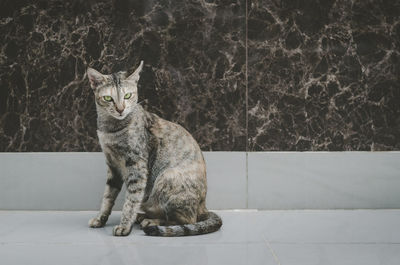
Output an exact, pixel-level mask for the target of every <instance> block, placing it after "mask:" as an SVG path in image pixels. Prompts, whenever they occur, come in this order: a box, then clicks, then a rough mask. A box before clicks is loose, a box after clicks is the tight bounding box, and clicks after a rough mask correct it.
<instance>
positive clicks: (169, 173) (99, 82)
mask: <svg viewBox="0 0 400 265" xmlns="http://www.w3.org/2000/svg"><path fill="white" fill-rule="evenodd" d="M142 68H143V61H141V62H140V65H139V67H138V68H137V69H136V70H135V71H134V72H133V73H132V74H131V75H129V76H128V75H127V74H126V72H118V73H114V74H111V75H103V74H101V73H100V72H98V71H96V70H94V69H92V68H88V69H87V76H88V79H89V83H90V86H91V88H92V89H93V92H94V95H95V102H96V109H97V127H98V128H97V129H98V130H97V135H98V138H99V142H100V145H101V148H102V150H103V152H104V155H105V158H106V163H107V167H108V171H107V182H106V187H105V191H104V195H103V200H102V204H101V208H100V212H99V214H98V215H97V216H96V217H95V218H92V219H91V220H89V226H90V227H93V228H97V227H103V226H104V225H105V224H106V222H107V220H108V217H109V215H110V214H111V210H112V207H113V206H114V202H115V199H116V198H117V196H118V194H119V192H120V190H121V187H122V185H123V184H124V183H125V185H126V196H125V202H124V205H123V209H122V215H121V221H120V224H119V225H117V226H115V227H114V229H113V235H114V236H127V235H129V234H130V232H131V229H132V225H133V224H134V222H135V221H136V222H138V223H140V226H141V228H142V229H143V231H144V232H145V234H147V235H151V236H187V235H199V234H206V233H211V232H215V231H217V230H218V229H219V228H220V227H221V226H222V220H221V218H220V217H219V216H218V215H217V214H215V213H213V212H210V211H208V210H207V208H206V193H207V180H206V166H205V162H204V158H203V154H202V152H201V150H200V147H199V145H198V144H197V142H196V141H195V140H194V138H193V137H192V136H191V135H190V133H189V132H187V131H186V130H185V129H184V128H183V127H181V126H180V125H178V124H176V123H172V122H169V121H166V120H164V119H162V118H160V117H158V116H157V115H155V114H153V113H150V112H147V111H145V110H144V109H143V107H142V106H141V105H140V104H138V88H137V85H138V81H139V78H140V73H141V71H142Z"/></svg>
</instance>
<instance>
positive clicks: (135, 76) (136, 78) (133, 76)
mask: <svg viewBox="0 0 400 265" xmlns="http://www.w3.org/2000/svg"><path fill="white" fill-rule="evenodd" d="M142 69H143V61H140V65H139V67H138V68H137V69H136V70H135V72H133V74H131V75H130V76H128V78H127V80H130V81H134V82H136V83H137V82H138V81H139V77H140V72H141V71H142Z"/></svg>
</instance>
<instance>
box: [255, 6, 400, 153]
mask: <svg viewBox="0 0 400 265" xmlns="http://www.w3.org/2000/svg"><path fill="white" fill-rule="evenodd" d="M248 56H249V59H248V64H249V72H248V73H249V83H248V87H249V88H248V89H249V92H248V93H249V110H248V115H249V116H248V119H249V128H248V133H249V148H250V150H253V151H260V150H334V151H339V150H340V151H342V150H400V1H389V0H388V1H383V0H382V1H378V0H373V1H371V0H365V1H364V0H356V1H346V0H337V1H335V0H319V1H318V0H317V1H301V0H256V1H251V2H250V3H249V19H248Z"/></svg>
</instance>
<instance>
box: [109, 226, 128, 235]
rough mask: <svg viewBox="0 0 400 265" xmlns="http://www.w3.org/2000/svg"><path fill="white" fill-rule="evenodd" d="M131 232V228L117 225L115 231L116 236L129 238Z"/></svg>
mask: <svg viewBox="0 0 400 265" xmlns="http://www.w3.org/2000/svg"><path fill="white" fill-rule="evenodd" d="M130 232H131V227H127V226H124V225H116V226H114V229H113V235H114V236H127V235H129V233H130Z"/></svg>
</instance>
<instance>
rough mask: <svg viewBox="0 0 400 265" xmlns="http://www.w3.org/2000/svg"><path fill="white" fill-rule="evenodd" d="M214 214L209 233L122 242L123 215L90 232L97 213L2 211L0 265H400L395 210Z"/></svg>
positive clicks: (136, 235)
mask: <svg viewBox="0 0 400 265" xmlns="http://www.w3.org/2000/svg"><path fill="white" fill-rule="evenodd" d="M217 212H218V213H219V214H220V215H221V216H222V218H223V221H224V225H223V228H222V230H221V231H219V232H217V233H214V234H209V235H204V236H194V237H185V238H158V237H148V236H145V235H144V234H143V232H142V231H141V230H138V227H135V228H134V230H133V233H132V234H131V235H130V236H128V237H122V238H121V237H113V236H111V230H112V227H113V225H116V224H118V219H119V216H120V212H114V213H113V215H112V216H111V218H110V220H109V223H108V225H107V226H106V227H105V228H101V229H90V228H88V227H87V225H86V224H87V221H88V219H89V218H90V217H92V216H94V214H95V212H13V211H0V259H1V260H0V264H2V265H8V264H10V265H11V264H13V265H19V264H29V265H34V264H40V265H47V264H58V265H62V264H68V265H76V264H96V265H99V264H130V265H135V264H140V265H145V264H149V265H158V264H163V265H169V264H171V265H172V264H173V265H179V264H182V265H191V264H198V265H206V264H218V265H224V264H229V265H235V264H251V265H257V264H264V265H267V264H282V265H291V264H293V265H302V264H304V265H314V264H321V265H333V264H338V265H347V264H349V265H357V264H360V265H369V264H371V265H378V264H385V265H386V264H387V265H389V264H393V265H398V264H400V229H399V225H400V210H333V211H317V210H311V211H250V210H245V211H217Z"/></svg>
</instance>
